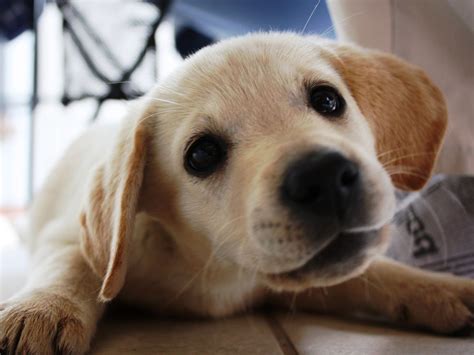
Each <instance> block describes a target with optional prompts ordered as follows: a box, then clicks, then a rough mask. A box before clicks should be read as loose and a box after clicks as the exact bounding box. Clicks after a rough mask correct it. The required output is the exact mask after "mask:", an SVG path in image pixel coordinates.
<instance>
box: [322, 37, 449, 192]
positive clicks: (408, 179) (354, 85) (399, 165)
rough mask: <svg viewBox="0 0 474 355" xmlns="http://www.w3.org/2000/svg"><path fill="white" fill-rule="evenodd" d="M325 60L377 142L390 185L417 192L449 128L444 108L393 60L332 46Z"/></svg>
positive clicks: (419, 77) (418, 75) (420, 76)
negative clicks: (447, 127) (367, 123)
mask: <svg viewBox="0 0 474 355" xmlns="http://www.w3.org/2000/svg"><path fill="white" fill-rule="evenodd" d="M330 48H331V49H332V50H331V51H330V52H329V53H328V54H329V59H330V61H331V63H332V64H333V66H334V67H335V68H336V70H337V71H338V72H339V74H340V75H341V76H342V77H343V79H344V81H345V83H346V84H347V86H348V87H349V90H350V91H351V93H352V95H353V97H354V99H355V100H356V102H357V104H358V105H359V108H360V110H361V111H362V113H363V114H364V116H365V117H366V118H367V120H368V121H369V125H370V127H371V129H372V131H373V133H374V136H375V139H376V150H377V154H378V157H379V160H380V162H381V163H382V164H383V166H384V167H385V168H386V169H387V171H388V172H389V173H390V175H391V177H392V181H393V183H394V185H395V186H396V187H398V188H400V189H404V190H418V189H420V188H422V187H423V185H424V184H425V183H426V181H427V180H428V179H429V177H430V176H431V172H432V170H433V167H434V163H435V161H436V157H437V155H438V152H439V149H440V146H441V143H442V140H443V136H444V132H445V130H446V124H447V110H446V104H445V101H444V98H443V95H442V94H441V92H440V90H439V89H438V88H437V87H436V86H435V85H434V84H433V83H432V82H431V81H430V80H429V79H428V77H427V76H426V74H425V73H424V72H423V71H422V70H421V69H419V68H418V67H415V66H413V65H411V64H408V63H406V62H404V61H402V60H401V59H398V58H396V57H395V56H393V55H390V54H386V53H382V52H378V51H373V50H366V49H362V48H359V47H356V46H351V45H340V44H332V45H331V46H330Z"/></svg>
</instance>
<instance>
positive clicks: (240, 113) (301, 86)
mask: <svg viewBox="0 0 474 355" xmlns="http://www.w3.org/2000/svg"><path fill="white" fill-rule="evenodd" d="M323 51H324V46H322V45H320V44H319V43H318V42H317V41H316V40H314V39H313V40H311V39H309V38H303V37H300V36H296V35H290V34H288V35H281V34H279V35H268V34H266V35H257V36H256V35H253V36H251V37H243V38H237V39H234V40H230V41H226V42H223V43H220V44H217V45H214V46H211V47H209V48H206V49H204V50H202V51H200V52H199V53H197V54H196V55H195V56H193V57H191V58H190V59H189V60H188V62H187V63H186V65H185V68H184V70H183V71H182V72H181V75H180V78H179V79H178V80H177V81H176V82H175V84H176V85H177V86H178V87H179V89H180V92H181V93H182V94H184V100H187V103H186V106H187V107H189V108H190V109H192V110H194V111H195V113H196V115H201V116H207V117H209V118H212V119H213V120H215V121H216V122H217V123H222V124H227V125H228V124H231V123H236V122H238V123H239V124H240V125H242V124H245V122H249V120H250V121H254V120H258V122H259V123H260V124H261V125H266V124H267V123H268V122H266V120H272V121H273V124H274V123H275V121H277V120H279V119H283V120H285V119H287V118H288V117H287V115H288V114H289V112H288V111H291V110H294V109H298V108H303V107H305V105H306V97H305V84H308V83H311V82H326V83H327V82H329V83H333V84H334V85H336V86H337V85H338V84H340V78H339V76H338V75H337V73H336V71H335V70H334V69H333V68H332V67H331V65H330V64H329V63H328V61H327V60H325V59H324V56H322V55H321V54H322V52H323ZM249 123H250V122H249ZM251 124H252V127H255V122H251Z"/></svg>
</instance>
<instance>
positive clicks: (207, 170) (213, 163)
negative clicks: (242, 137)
mask: <svg viewBox="0 0 474 355" xmlns="http://www.w3.org/2000/svg"><path fill="white" fill-rule="evenodd" d="M225 157H226V151H225V144H224V143H223V142H222V140H220V139H219V138H217V137H215V136H212V135H205V136H202V137H201V138H199V139H197V140H196V141H195V142H194V143H193V144H191V147H190V148H189V149H188V151H187V153H186V156H185V162H184V165H185V168H186V170H187V171H188V173H189V174H191V175H195V176H199V177H206V176H208V175H210V174H212V173H213V172H214V171H216V170H217V168H218V167H219V166H220V165H221V164H222V163H223V162H224V160H225Z"/></svg>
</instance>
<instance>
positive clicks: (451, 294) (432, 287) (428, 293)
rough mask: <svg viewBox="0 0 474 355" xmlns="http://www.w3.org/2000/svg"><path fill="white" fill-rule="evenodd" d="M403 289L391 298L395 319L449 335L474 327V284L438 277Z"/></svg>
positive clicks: (472, 282)
mask: <svg viewBox="0 0 474 355" xmlns="http://www.w3.org/2000/svg"><path fill="white" fill-rule="evenodd" d="M399 287H400V288H399V290H396V291H395V292H394V294H392V297H390V298H391V299H392V302H390V310H389V314H390V315H391V316H392V317H393V318H394V319H395V320H397V321H402V322H408V323H411V324H414V325H417V326H422V327H427V328H429V329H432V330H434V331H435V332H439V333H446V334H449V333H456V332H459V331H462V330H465V329H468V328H471V329H472V328H473V327H474V315H473V313H472V311H473V310H474V281H472V280H467V279H463V278H459V277H454V276H447V275H439V276H438V275H436V276H434V277H432V278H426V279H421V280H417V281H415V282H407V283H401V284H400V285H399Z"/></svg>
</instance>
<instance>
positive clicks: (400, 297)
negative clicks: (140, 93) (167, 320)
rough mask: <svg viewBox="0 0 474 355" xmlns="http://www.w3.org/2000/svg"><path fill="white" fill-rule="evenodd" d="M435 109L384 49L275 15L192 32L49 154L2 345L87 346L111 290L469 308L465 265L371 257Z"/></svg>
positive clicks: (412, 75)
mask: <svg viewBox="0 0 474 355" xmlns="http://www.w3.org/2000/svg"><path fill="white" fill-rule="evenodd" d="M445 127H446V107H445V103H444V100H443V97H442V95H441V93H440V91H439V90H438V89H437V88H436V87H435V86H434V85H433V83H432V82H430V80H429V79H428V78H427V77H426V76H425V74H424V73H423V72H422V71H421V70H420V69H418V68H416V67H414V66H412V65H410V64H407V63H405V62H403V61H401V60H399V59H397V58H395V57H393V56H390V55H387V54H383V53H380V52H374V51H369V50H365V49H361V48H358V47H354V46H351V45H343V44H338V43H333V42H328V41H323V40H321V39H318V38H315V37H302V36H298V35H294V34H279V33H270V34H257V35H250V36H246V37H241V38H235V39H231V40H227V41H224V42H221V43H219V44H216V45H214V46H211V47H208V48H205V49H203V50H202V51H200V52H199V53H197V54H195V55H193V56H192V57H190V58H189V59H188V60H186V61H185V62H184V64H183V65H182V67H181V68H180V69H179V70H178V71H177V72H175V73H174V74H173V75H172V76H170V77H169V78H168V79H167V80H165V81H164V82H163V83H161V84H160V85H158V86H157V87H156V88H155V89H154V90H153V91H152V92H151V93H149V95H147V96H146V97H144V98H142V99H141V100H140V101H139V102H138V103H137V104H136V107H135V109H134V110H133V111H132V112H131V114H130V115H129V116H128V117H127V118H126V119H125V120H124V121H123V123H122V125H121V127H120V128H119V127H103V128H99V127H95V128H92V129H91V130H90V131H89V132H87V133H86V134H85V135H84V136H83V137H82V138H80V139H79V140H78V141H77V142H75V143H74V144H73V145H72V146H71V148H70V149H69V150H68V152H67V153H66V154H65V156H64V158H63V159H62V160H61V162H60V163H59V165H58V166H57V167H56V168H55V169H54V171H53V172H52V174H51V176H50V177H49V179H48V181H47V183H46V186H45V187H44V189H43V190H42V191H41V192H40V194H39V195H38V196H37V199H36V202H35V204H34V206H33V208H32V211H31V231H30V234H31V237H30V240H29V243H30V246H31V249H32V253H33V258H34V268H33V269H32V270H31V275H30V276H29V280H28V283H27V285H26V286H25V287H24V289H23V290H22V291H21V292H19V293H18V294H17V295H16V296H14V297H13V298H12V299H10V300H9V301H8V302H6V304H4V305H3V307H2V308H3V311H2V312H1V313H0V346H1V347H2V349H3V352H7V353H37V354H51V353H53V352H54V351H57V352H60V353H84V352H85V351H87V349H88V348H89V345H90V342H91V338H92V336H93V335H94V332H95V330H96V325H97V322H98V320H99V318H100V317H101V314H102V313H103V310H104V308H105V306H106V303H107V302H108V301H110V300H112V299H114V298H118V299H120V300H122V301H125V302H129V303H132V304H136V305H140V306H144V307H147V308H148V309H150V310H151V311H153V312H156V313H159V314H172V315H185V316H208V317H224V316H227V315H231V314H235V313H238V312H242V311H244V310H246V309H248V308H249V307H256V306H258V305H261V304H264V303H271V304H274V305H278V306H285V305H289V304H290V303H293V301H295V304H296V307H297V308H300V309H303V310H308V311H330V312H339V313H340V312H343V313H349V312H354V311H356V310H357V311H369V312H375V313H377V314H380V315H383V316H386V317H388V318H390V319H392V320H394V321H400V320H402V321H406V322H408V323H411V324H414V325H418V326H422V327H426V328H430V329H432V330H434V331H436V332H442V333H449V332H454V331H457V330H459V329H461V328H463V327H465V326H468V325H470V324H471V322H472V314H471V311H470V309H472V307H473V306H474V282H473V281H470V280H467V279H461V278H457V277H454V276H450V275H441V274H434V273H429V272H424V271H420V270H416V269H413V268H410V267H407V266H403V265H400V264H397V263H396V262H393V261H389V260H386V259H384V258H383V257H381V254H382V253H383V252H384V248H385V247H386V245H387V243H388V239H389V234H390V230H389V229H390V228H389V226H388V225H389V223H390V220H391V218H392V216H393V214H394V209H395V201H394V186H395V187H398V188H401V189H404V190H416V189H420V188H421V187H422V186H423V184H424V183H425V182H426V180H427V179H428V178H429V176H430V173H431V170H432V167H433V163H434V161H435V158H436V156H437V152H438V149H439V147H440V144H441V141H442V137H443V133H444V131H445ZM321 290H322V291H321ZM295 292H297V297H296V298H295V300H293V294H294V293H295Z"/></svg>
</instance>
